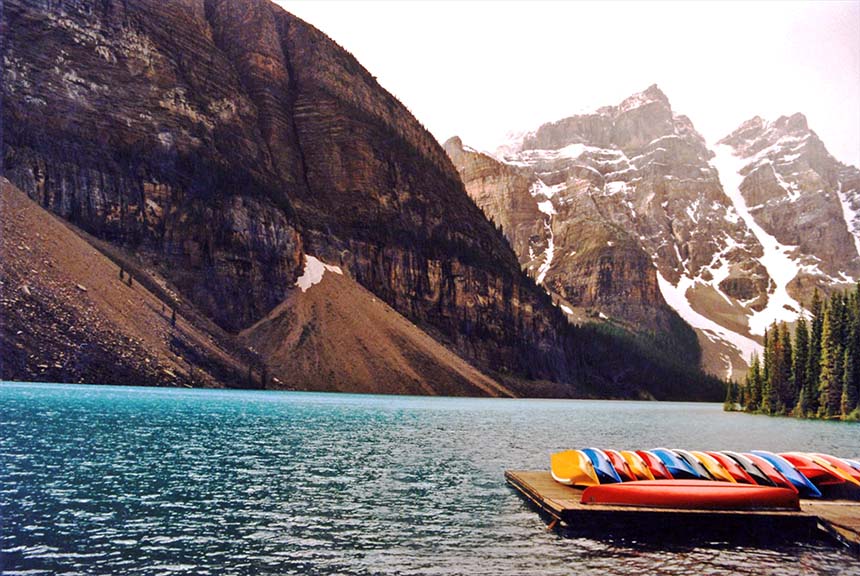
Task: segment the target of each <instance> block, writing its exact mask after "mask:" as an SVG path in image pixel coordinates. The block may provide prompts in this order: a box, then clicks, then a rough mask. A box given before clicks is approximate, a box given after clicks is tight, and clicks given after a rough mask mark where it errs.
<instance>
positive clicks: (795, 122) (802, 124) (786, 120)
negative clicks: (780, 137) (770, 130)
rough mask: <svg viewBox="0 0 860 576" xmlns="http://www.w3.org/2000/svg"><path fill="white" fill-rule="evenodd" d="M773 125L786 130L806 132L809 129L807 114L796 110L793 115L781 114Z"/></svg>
mask: <svg viewBox="0 0 860 576" xmlns="http://www.w3.org/2000/svg"><path fill="white" fill-rule="evenodd" d="M773 126H774V128H777V129H778V130H782V131H785V132H806V131H807V130H809V124H808V123H807V121H806V116H804V115H803V114H801V113H800V112H795V113H794V114H792V115H791V116H780V117H779V118H777V119H776V121H775V122H774V123H773Z"/></svg>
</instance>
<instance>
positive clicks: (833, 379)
mask: <svg viewBox="0 0 860 576" xmlns="http://www.w3.org/2000/svg"><path fill="white" fill-rule="evenodd" d="M831 303H834V301H833V300H831ZM838 336H839V310H836V311H834V310H832V309H830V308H828V309H827V310H825V312H824V329H823V331H822V334H821V375H820V376H819V378H818V415H819V416H821V417H824V418H832V417H833V416H837V415H839V413H840V412H841V410H842V350H841V349H840V346H839V342H838Z"/></svg>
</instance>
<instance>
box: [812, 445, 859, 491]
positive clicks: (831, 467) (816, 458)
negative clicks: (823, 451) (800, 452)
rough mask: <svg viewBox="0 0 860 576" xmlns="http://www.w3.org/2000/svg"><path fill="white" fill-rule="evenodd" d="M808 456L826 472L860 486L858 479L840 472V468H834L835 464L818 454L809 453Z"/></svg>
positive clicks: (842, 471)
mask: <svg viewBox="0 0 860 576" xmlns="http://www.w3.org/2000/svg"><path fill="white" fill-rule="evenodd" d="M806 455H807V456H809V457H810V458H812V461H813V462H815V463H816V464H818V465H819V466H821V467H822V468H824V469H825V470H827V471H828V472H830V473H831V474H835V475H836V476H838V477H840V478H842V479H843V480H845V481H846V482H850V483H851V484H855V485H857V486H860V482H858V481H857V479H856V478H853V477H852V476H851V475H850V474H848V473H847V472H845V471H844V470H840V469H839V468H838V467H836V466H834V465H833V464H831V463H830V462H828V461H827V460H825V459H824V458H822V457H821V456H818V455H817V454H814V453H808V452H807V454H806Z"/></svg>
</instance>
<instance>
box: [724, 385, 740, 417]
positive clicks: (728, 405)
mask: <svg viewBox="0 0 860 576" xmlns="http://www.w3.org/2000/svg"><path fill="white" fill-rule="evenodd" d="M736 401H737V390H736V388H735V383H734V382H732V381H731V380H728V381H727V382H726V400H725V401H724V402H723V410H726V411H732V410H734V409H735V402H736Z"/></svg>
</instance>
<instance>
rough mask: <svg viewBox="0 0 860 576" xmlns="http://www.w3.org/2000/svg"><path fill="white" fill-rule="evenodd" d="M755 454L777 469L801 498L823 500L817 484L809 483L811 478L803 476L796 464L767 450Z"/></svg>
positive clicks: (755, 451) (754, 451) (754, 452)
mask: <svg viewBox="0 0 860 576" xmlns="http://www.w3.org/2000/svg"><path fill="white" fill-rule="evenodd" d="M752 453H753V454H755V455H756V456H761V457H762V458H764V459H765V460H767V461H768V462H770V463H771V464H773V467H774V468H776V469H777V471H778V472H779V473H780V474H782V475H783V476H785V477H786V479H787V480H788V481H789V482H791V483H792V484H793V485H794V487H795V488H797V491H798V492H800V495H801V496H806V497H811V498H821V491H820V490H819V489H818V488H816V487H815V484H813V483H812V482H810V481H809V478H807V477H806V476H804V475H803V473H801V472H800V470H798V469H797V468H796V467H795V465H794V464H792V463H791V462H789V461H788V460H786V459H785V458H783V457H782V456H780V455H779V454H774V453H773V452H768V451H767V450H753V451H752Z"/></svg>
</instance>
